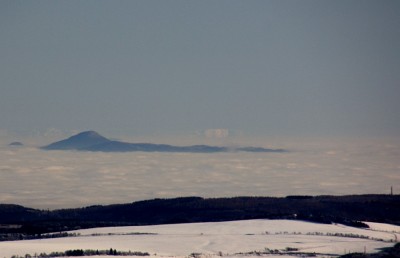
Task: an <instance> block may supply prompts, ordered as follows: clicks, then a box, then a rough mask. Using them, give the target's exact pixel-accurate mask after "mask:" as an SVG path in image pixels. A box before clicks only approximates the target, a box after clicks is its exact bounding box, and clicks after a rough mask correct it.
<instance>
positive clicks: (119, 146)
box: [41, 131, 285, 153]
mask: <svg viewBox="0 0 400 258" xmlns="http://www.w3.org/2000/svg"><path fill="white" fill-rule="evenodd" d="M41 149H44V150H78V151H102V152H132V151H143V152H189V153H215V152H237V151H244V152H285V150H283V149H265V148H261V147H239V148H228V147H220V146H209V145H192V146H173V145H168V144H153V143H128V142H122V141H112V140H109V139H107V138H106V137H104V136H102V135H100V134H99V133H97V132H95V131H86V132H81V133H79V134H77V135H74V136H71V137H69V138H68V139H65V140H61V141H57V142H54V143H51V144H49V145H47V146H44V147H41Z"/></svg>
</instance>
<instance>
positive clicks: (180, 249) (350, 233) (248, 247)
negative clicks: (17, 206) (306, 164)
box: [0, 220, 400, 258]
mask: <svg viewBox="0 0 400 258" xmlns="http://www.w3.org/2000/svg"><path fill="white" fill-rule="evenodd" d="M368 224H370V225H371V229H358V228H352V227H347V226H343V225H326V224H315V223H309V222H302V221H291V220H247V221H232V222H219V223H192V224H175V225H156V226H137V227H112V228H94V229H86V230H78V231H73V232H75V233H79V234H80V235H79V236H77V237H68V238H57V239H41V240H25V241H10V242H0V257H6V258H8V257H11V256H12V255H25V254H27V253H28V254H32V255H34V254H35V253H36V254H39V253H42V252H45V253H51V252H55V251H65V250H71V249H83V250H85V249H93V250H96V249H98V250H109V249H110V248H113V249H117V250H118V251H129V250H130V251H141V252H148V253H150V254H151V255H152V256H157V257H166V256H168V257H170V256H177V257H187V256H188V255H190V254H191V253H201V254H204V255H207V256H209V257H213V256H218V255H221V254H222V255H223V256H229V257H235V256H236V257H238V256H244V255H243V254H239V253H250V252H252V251H265V250H267V249H269V250H276V249H277V250H280V251H281V252H283V251H284V250H285V249H286V248H288V247H289V248H297V249H298V252H306V253H313V252H315V253H318V254H321V256H323V255H325V256H327V255H341V254H344V253H348V252H364V250H365V251H367V252H376V251H378V248H382V247H388V246H393V245H394V242H395V241H396V240H398V239H400V227H398V226H393V225H387V224H380V223H368ZM138 233H148V234H138ZM335 234H336V236H334V235H335ZM248 256H250V255H248ZM270 256H273V255H270ZM279 257H283V256H282V255H279Z"/></svg>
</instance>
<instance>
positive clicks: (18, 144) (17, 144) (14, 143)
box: [8, 142, 24, 146]
mask: <svg viewBox="0 0 400 258" xmlns="http://www.w3.org/2000/svg"><path fill="white" fill-rule="evenodd" d="M8 146H24V144H23V143H22V142H12V143H10V144H9V145H8Z"/></svg>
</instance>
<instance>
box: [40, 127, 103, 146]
mask: <svg viewBox="0 0 400 258" xmlns="http://www.w3.org/2000/svg"><path fill="white" fill-rule="evenodd" d="M107 142H110V140H109V139H107V138H105V137H103V136H101V135H100V134H98V133H97V132H95V131H86V132H82V133H79V134H77V135H74V136H71V137H69V138H68V139H65V140H62V141H58V142H54V143H52V144H50V145H47V146H44V147H42V149H45V150H80V149H85V148H88V147H90V146H93V145H97V144H103V143H107Z"/></svg>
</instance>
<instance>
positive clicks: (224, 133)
mask: <svg viewBox="0 0 400 258" xmlns="http://www.w3.org/2000/svg"><path fill="white" fill-rule="evenodd" d="M204 135H205V136H206V137H207V138H217V139H221V138H226V137H228V136H229V130H228V129H222V128H219V129H207V130H205V131H204Z"/></svg>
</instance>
